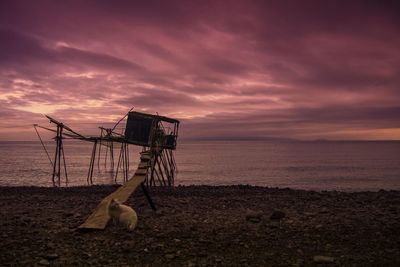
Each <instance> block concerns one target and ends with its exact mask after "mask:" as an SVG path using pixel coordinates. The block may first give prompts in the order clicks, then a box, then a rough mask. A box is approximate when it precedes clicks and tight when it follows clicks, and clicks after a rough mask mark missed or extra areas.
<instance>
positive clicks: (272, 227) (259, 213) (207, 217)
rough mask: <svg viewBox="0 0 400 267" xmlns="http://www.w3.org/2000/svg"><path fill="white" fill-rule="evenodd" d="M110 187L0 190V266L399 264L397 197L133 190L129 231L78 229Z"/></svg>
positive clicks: (243, 189)
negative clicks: (133, 213)
mask: <svg viewBox="0 0 400 267" xmlns="http://www.w3.org/2000/svg"><path fill="white" fill-rule="evenodd" d="M117 187H118V186H91V187H70V188H46V187H0V199H1V209H0V216H1V220H0V238H1V246H0V263H1V264H0V265H1V266H400V191H384V190H381V191H378V192H354V193H348V192H346V193H345V192H337V191H322V192H316V191H305V190H293V189H279V188H268V187H253V186H246V185H238V186H178V187H174V188H152V189H150V190H149V191H150V194H151V196H152V199H153V201H154V203H155V204H156V206H157V211H156V212H154V211H153V210H152V209H151V208H150V206H149V204H148V202H147V200H146V198H145V196H144V194H143V193H142V192H141V190H140V188H139V189H138V190H137V191H136V192H135V193H134V194H133V195H132V196H131V197H130V198H129V200H128V201H127V203H126V204H128V205H130V206H131V207H133V208H134V209H135V210H136V212H137V214H138V217H139V221H138V225H137V227H136V228H135V230H134V231H133V232H128V231H126V230H125V229H123V228H122V227H119V226H114V225H112V224H111V223H109V224H108V226H107V228H106V229H105V230H103V231H90V232H81V231H78V226H79V225H80V224H82V223H83V222H84V221H85V219H86V218H87V217H88V216H89V215H90V214H91V212H92V211H93V210H94V209H95V208H96V206H97V204H98V203H99V202H100V201H101V199H102V198H104V197H105V196H107V195H108V194H110V193H112V192H113V191H115V189H116V188H117Z"/></svg>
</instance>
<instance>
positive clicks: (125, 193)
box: [78, 159, 148, 230]
mask: <svg viewBox="0 0 400 267" xmlns="http://www.w3.org/2000/svg"><path fill="white" fill-rule="evenodd" d="M147 161H148V160H147V159H141V162H140V163H139V166H138V168H137V170H136V172H135V174H134V175H133V177H132V178H131V179H130V180H129V181H127V182H126V183H125V184H124V185H121V186H120V187H119V188H118V189H117V190H116V191H115V192H113V193H111V194H110V195H108V196H106V197H105V198H104V199H103V200H102V201H101V202H100V204H99V205H98V206H97V208H96V209H95V211H94V212H93V213H92V214H91V215H90V216H89V218H87V220H86V221H85V222H84V223H83V224H81V225H80V226H79V227H78V228H79V229H97V230H103V229H104V228H105V227H106V225H107V223H108V221H109V219H110V217H109V216H108V205H109V203H110V201H111V199H113V198H114V199H118V201H119V202H121V203H124V202H125V201H127V200H128V198H129V196H130V195H131V194H132V193H133V191H135V190H136V188H137V187H138V186H139V185H140V184H141V183H143V182H144V180H145V179H146V174H147V171H148V168H147Z"/></svg>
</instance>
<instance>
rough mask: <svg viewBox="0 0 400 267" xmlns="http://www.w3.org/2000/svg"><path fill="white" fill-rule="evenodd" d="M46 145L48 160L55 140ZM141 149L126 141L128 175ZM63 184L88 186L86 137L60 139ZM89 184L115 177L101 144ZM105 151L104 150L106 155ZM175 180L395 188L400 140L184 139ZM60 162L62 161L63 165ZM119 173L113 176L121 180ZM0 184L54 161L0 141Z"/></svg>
mask: <svg viewBox="0 0 400 267" xmlns="http://www.w3.org/2000/svg"><path fill="white" fill-rule="evenodd" d="M44 146H45V148H46V150H47V151H48V153H49V156H50V159H51V160H52V161H53V160H54V159H53V158H54V152H55V144H54V142H45V143H44ZM140 151H141V148H140V147H137V146H129V158H130V170H129V175H133V173H134V172H135V168H136V166H137V164H138V162H139V152H140ZM119 152H120V147H118V146H116V147H115V149H114V157H115V165H117V161H118V156H119ZM64 154H65V162H66V166H67V172H68V184H67V183H66V179H65V175H64V172H62V173H61V186H80V185H87V174H88V169H89V162H90V158H91V154H92V144H91V143H88V142H79V141H69V140H66V141H65V142H64ZM96 155H97V159H96V161H95V167H94V171H93V183H94V184H113V183H115V168H116V166H115V168H114V170H112V169H111V168H110V160H109V157H107V160H106V157H105V155H106V152H105V149H104V148H102V150H100V160H98V158H99V157H98V156H99V151H97V152H96ZM108 155H109V154H108ZM174 155H175V159H176V163H177V167H178V174H177V177H176V180H175V184H176V185H237V184H246V185H254V186H268V187H278V188H293V189H306V190H318V191H324V190H338V191H378V190H381V189H383V190H400V142H396V141H387V142H386V141H181V142H179V144H178V146H177V149H176V150H175V151H174ZM61 166H62V165H61ZM122 180H123V178H122V174H121V172H120V174H119V176H117V179H116V182H117V183H122ZM0 186H53V183H52V165H51V162H50V160H49V157H48V156H47V154H46V152H45V150H44V147H43V146H42V144H41V143H40V142H39V141H37V142H36V141H35V142H0Z"/></svg>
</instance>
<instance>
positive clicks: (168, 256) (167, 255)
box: [164, 253, 175, 260]
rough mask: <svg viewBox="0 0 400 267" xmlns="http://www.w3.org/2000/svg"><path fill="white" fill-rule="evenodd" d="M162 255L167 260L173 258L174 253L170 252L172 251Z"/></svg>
mask: <svg viewBox="0 0 400 267" xmlns="http://www.w3.org/2000/svg"><path fill="white" fill-rule="evenodd" d="M164 257H165V258H166V259H168V260H172V259H175V254H172V253H170V254H165V255H164Z"/></svg>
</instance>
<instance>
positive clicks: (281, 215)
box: [269, 210, 286, 220]
mask: <svg viewBox="0 0 400 267" xmlns="http://www.w3.org/2000/svg"><path fill="white" fill-rule="evenodd" d="M285 216H286V214H285V213H284V212H283V211H280V210H275V211H274V212H272V214H271V216H270V217H269V218H270V219H271V220H281V219H283V218H285Z"/></svg>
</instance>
